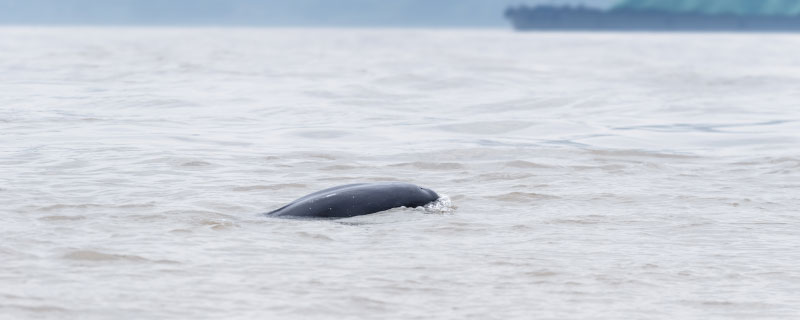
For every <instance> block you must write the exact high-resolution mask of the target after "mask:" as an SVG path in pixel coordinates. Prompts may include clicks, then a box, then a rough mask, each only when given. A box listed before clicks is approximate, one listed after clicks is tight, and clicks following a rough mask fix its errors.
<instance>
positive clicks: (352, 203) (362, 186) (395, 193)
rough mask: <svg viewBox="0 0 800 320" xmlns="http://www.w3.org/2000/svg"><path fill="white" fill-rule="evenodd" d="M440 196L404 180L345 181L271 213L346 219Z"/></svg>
mask: <svg viewBox="0 0 800 320" xmlns="http://www.w3.org/2000/svg"><path fill="white" fill-rule="evenodd" d="M437 199H439V195H438V194H437V193H436V192H434V191H433V190H430V189H426V188H422V187H419V186H417V185H414V184H411V183H404V182H376V183H356V184H348V185H343V186H338V187H333V188H328V189H325V190H321V191H317V192H314V193H312V194H309V195H307V196H304V197H302V198H300V199H297V200H295V201H292V202H291V203H289V204H287V205H285V206H283V207H281V208H280V209H277V210H275V211H272V212H268V213H266V215H267V216H273V217H296V218H347V217H355V216H360V215H365V214H371V213H376V212H381V211H386V210H389V209H392V208H399V207H407V208H415V207H419V206H424V205H426V204H429V203H431V202H433V201H436V200H437Z"/></svg>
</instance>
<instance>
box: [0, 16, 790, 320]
mask: <svg viewBox="0 0 800 320" xmlns="http://www.w3.org/2000/svg"><path fill="white" fill-rule="evenodd" d="M798 84H800V36H798V35H792V34H724V33H717V34H668V33H665V34H648V33H514V32H511V31H507V30H413V29H385V30H381V29H372V30H371V29H224V28H222V29H213V28H210V29H202V28H195V29H191V28H189V29H180V28H22V27H4V28H1V29H0V264H1V267H0V318H2V319H48V318H49V319H189V318H192V319H253V318H272V319H361V318H371V319H376V318H388V319H393V318H396V319H797V318H798V317H800V267H799V266H798V262H799V261H800V211H799V210H798V208H800V111H799V110H798V101H800V87H799V86H798ZM371 181H408V182H412V183H416V184H419V185H422V186H425V187H429V188H431V189H434V190H436V191H437V192H439V193H441V194H446V195H447V197H448V199H449V203H445V205H444V206H442V207H441V208H439V210H428V211H425V210H414V209H395V210H391V211H388V212H383V213H379V214H375V215H371V216H363V217H356V218H350V219H343V220H335V221H298V220H286V219H274V218H267V217H264V216H262V215H261V213H263V212H266V211H270V210H272V209H275V208H277V207H280V206H282V205H284V204H285V203H287V202H289V201H291V200H294V199H295V198H298V197H300V196H303V195H305V194H307V193H310V192H313V191H316V190H320V189H324V188H327V187H331V186H336V185H340V184H346V183H353V182H371Z"/></svg>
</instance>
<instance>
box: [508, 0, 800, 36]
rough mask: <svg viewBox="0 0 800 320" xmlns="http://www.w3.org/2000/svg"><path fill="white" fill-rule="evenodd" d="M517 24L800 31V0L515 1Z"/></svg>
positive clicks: (513, 19)
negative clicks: (603, 4)
mask: <svg viewBox="0 0 800 320" xmlns="http://www.w3.org/2000/svg"><path fill="white" fill-rule="evenodd" d="M505 16H506V18H508V19H509V20H511V22H512V24H513V25H514V28H515V29H517V30H620V31H639V30H641V31H800V0H778V1H775V0H670V1H652V0H622V1H621V2H620V3H618V4H617V5H615V6H613V7H611V8H610V9H596V8H589V7H584V6H578V7H573V6H547V5H545V6H536V7H526V6H522V7H512V8H509V9H507V10H506V12H505Z"/></svg>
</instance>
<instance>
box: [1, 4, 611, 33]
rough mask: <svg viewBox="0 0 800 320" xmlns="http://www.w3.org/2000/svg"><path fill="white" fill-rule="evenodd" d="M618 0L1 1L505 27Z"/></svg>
mask: <svg viewBox="0 0 800 320" xmlns="http://www.w3.org/2000/svg"><path fill="white" fill-rule="evenodd" d="M613 2H615V0H0V24H122V25H127V24H159V25H164V24H166V25H185V24H201V25H229V24H242V25H271V26H330V25H333V26H466V27H469V26H476V27H479V26H503V25H505V24H506V22H505V21H504V19H503V17H502V13H503V10H504V9H505V8H506V7H508V6H509V5H517V4H541V3H548V4H579V3H581V4H586V5H592V6H607V5H609V4H610V3H613Z"/></svg>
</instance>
